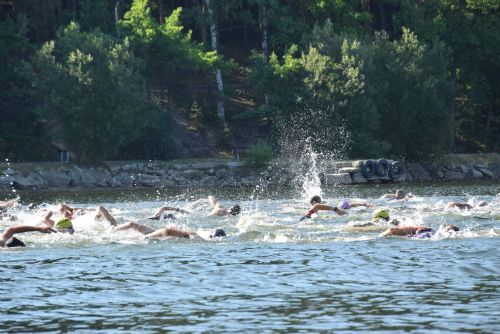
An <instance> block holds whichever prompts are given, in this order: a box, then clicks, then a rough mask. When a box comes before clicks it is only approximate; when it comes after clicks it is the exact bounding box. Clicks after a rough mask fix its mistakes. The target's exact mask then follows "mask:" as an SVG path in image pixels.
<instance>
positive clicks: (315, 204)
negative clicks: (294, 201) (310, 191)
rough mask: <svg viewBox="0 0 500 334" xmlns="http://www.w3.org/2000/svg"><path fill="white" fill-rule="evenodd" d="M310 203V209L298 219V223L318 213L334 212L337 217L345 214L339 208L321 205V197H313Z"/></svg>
mask: <svg viewBox="0 0 500 334" xmlns="http://www.w3.org/2000/svg"><path fill="white" fill-rule="evenodd" d="M310 203H311V207H310V208H309V210H308V211H307V212H306V214H305V215H304V216H302V217H301V218H300V219H299V221H303V220H304V219H307V218H311V216H312V215H313V214H314V213H317V212H318V211H334V212H336V213H337V214H338V215H339V216H343V215H345V214H346V212H345V211H344V210H343V209H341V208H338V207H336V206H334V207H332V206H329V205H325V204H321V197H319V196H313V197H312V198H311V201H310Z"/></svg>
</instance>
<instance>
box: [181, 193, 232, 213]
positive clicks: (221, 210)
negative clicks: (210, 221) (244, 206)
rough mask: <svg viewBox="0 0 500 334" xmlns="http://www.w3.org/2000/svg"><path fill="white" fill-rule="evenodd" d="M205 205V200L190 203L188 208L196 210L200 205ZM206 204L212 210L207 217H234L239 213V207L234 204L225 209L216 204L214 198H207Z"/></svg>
mask: <svg viewBox="0 0 500 334" xmlns="http://www.w3.org/2000/svg"><path fill="white" fill-rule="evenodd" d="M203 203H205V199H204V198H202V199H199V200H197V201H195V202H193V203H191V205H190V207H191V208H193V209H194V208H197V207H198V206H200V205H201V204H203ZM208 203H209V204H210V207H211V208H212V210H211V211H210V213H209V214H208V215H207V216H209V217H210V216H218V217H223V216H236V215H238V214H240V213H241V207H240V206H239V205H238V204H236V205H233V206H232V207H230V208H229V209H226V208H224V207H222V206H221V205H220V203H219V202H217V199H216V198H215V196H212V195H210V196H208Z"/></svg>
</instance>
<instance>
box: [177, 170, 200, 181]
mask: <svg viewBox="0 0 500 334" xmlns="http://www.w3.org/2000/svg"><path fill="white" fill-rule="evenodd" d="M179 175H181V176H182V177H184V178H186V179H188V180H199V179H201V178H203V177H204V176H205V172H204V171H202V170H199V169H187V170H184V171H182V172H180V173H179Z"/></svg>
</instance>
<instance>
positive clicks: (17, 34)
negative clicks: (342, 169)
mask: <svg viewBox="0 0 500 334" xmlns="http://www.w3.org/2000/svg"><path fill="white" fill-rule="evenodd" d="M116 3H117V2H116V1H114V0H106V1H101V0H86V1H63V0H51V1H26V0H19V1H4V2H3V3H2V6H0V154H2V155H3V156H6V157H11V158H14V159H17V160H22V159H47V158H48V155H47V148H48V146H49V145H50V144H51V143H52V142H53V141H58V140H63V141H65V142H66V144H67V145H70V146H71V148H72V150H74V151H78V153H79V154H80V156H81V157H82V158H85V159H99V158H113V157H123V158H125V157H130V158H139V157H141V154H144V156H145V157H146V156H147V157H155V158H158V157H167V156H171V155H172V154H175V153H172V152H175V151H174V150H172V149H171V147H172V144H171V142H170V141H169V135H168V133H169V131H165V129H168V128H169V124H170V122H171V120H170V117H169V114H168V113H166V112H165V111H161V112H160V110H159V109H158V107H157V106H155V105H154V104H153V103H152V102H151V101H150V100H153V99H155V98H160V97H161V99H162V103H163V104H162V107H166V108H169V109H175V108H177V107H179V106H181V105H182V107H181V108H179V109H180V110H190V112H191V118H190V120H191V123H196V127H200V128H203V127H205V128H207V129H208V128H209V127H214V128H216V127H219V128H220V131H219V132H220V138H219V140H218V142H219V144H220V146H221V147H224V148H230V147H229V146H230V143H231V132H230V131H228V132H224V131H223V130H222V125H221V124H218V123H216V122H217V121H216V116H215V107H214V105H215V103H216V100H215V98H214V95H213V94H212V93H210V91H212V92H213V91H215V89H209V88H207V89H206V91H205V92H206V93H205V92H201V93H200V90H202V91H203V88H201V89H200V88H199V87H203V86H205V85H209V86H214V85H215V83H214V82H213V80H214V79H213V76H212V75H209V73H210V71H211V70H213V69H214V68H215V67H217V68H221V69H223V70H225V71H226V72H229V71H231V70H233V69H235V68H237V67H238V66H249V67H250V70H249V72H248V73H249V75H248V77H236V75H235V74H233V75H231V76H230V77H229V76H226V77H227V78H228V81H227V83H228V85H231V84H235V85H236V86H238V85H241V84H243V85H245V86H247V84H248V80H249V81H250V83H251V84H252V86H251V87H245V89H246V90H247V91H249V92H251V93H253V92H254V89H256V90H257V91H258V93H257V94H256V95H255V96H252V97H251V99H252V101H256V102H257V103H258V104H260V105H258V106H257V107H256V108H255V107H254V106H253V105H252V106H251V107H250V108H249V109H248V110H247V109H246V108H248V104H242V103H234V104H233V106H234V107H231V106H230V105H231V102H232V101H235V100H237V99H238V97H237V96H234V95H231V93H230V92H231V90H227V91H226V97H225V99H226V101H227V102H229V103H227V105H228V108H227V110H228V116H229V117H228V119H229V121H230V124H229V127H231V125H232V124H231V122H233V123H236V122H244V119H248V118H249V117H257V116H261V117H262V118H263V119H265V120H266V122H274V124H272V126H273V128H274V132H273V134H272V135H273V136H274V135H276V134H277V132H278V131H283V132H284V131H285V130H286V131H289V132H290V131H291V132H294V135H296V133H297V132H300V133H301V135H300V136H298V137H300V138H306V137H307V136H311V137H315V138H313V139H314V140H313V141H314V142H315V143H318V145H320V146H321V149H332V148H335V147H338V146H339V140H341V139H342V137H348V138H349V139H348V141H346V142H345V143H344V144H343V146H347V147H348V148H347V150H346V151H345V152H344V153H346V154H347V155H349V156H350V157H368V156H374V155H376V156H383V155H391V156H393V157H406V158H408V159H425V157H427V156H430V155H435V154H439V153H440V152H443V151H450V150H461V151H468V152H474V151H497V150H498V149H500V92H499V90H498V87H500V57H499V56H498V55H499V54H500V3H499V2H498V1H494V0H462V1H455V0H428V1H414V0H381V1H375V2H370V1H345V0H312V1H309V0H308V1H306V0H297V1H280V0H248V1H240V0H220V1H211V4H212V5H213V6H214V8H215V10H214V13H215V15H217V17H216V20H215V21H216V22H217V29H218V36H219V41H218V42H219V52H218V53H216V52H212V51H206V50H210V49H211V47H210V45H209V39H210V38H209V35H210V31H209V29H210V24H209V23H210V22H209V18H208V14H207V8H206V4H205V2H204V1H197V2H186V1H185V2H179V1H177V2H175V1H174V2H168V1H163V0H162V1H149V0H122V1H120V6H119V10H118V15H119V17H120V18H121V21H120V23H119V28H120V31H121V37H122V38H123V40H122V41H117V38H116V26H115V23H116V22H115V17H114V14H115V12H114V9H115V5H116ZM179 4H182V5H183V8H182V9H181V8H180V7H179ZM178 7H179V8H178ZM72 21H73V22H75V23H72V24H70V22H72ZM68 24H69V26H68ZM65 27H66V28H65ZM63 29H64V30H63ZM190 29H192V30H190ZM57 32H59V33H57ZM264 33H266V34H267V35H266V36H267V41H268V43H267V45H268V51H269V53H268V54H269V57H268V59H264V57H263V54H262V52H260V51H258V50H260V49H261V47H262V45H263V36H264ZM202 43H203V44H202ZM252 48H253V49H256V50H257V51H256V50H253V51H251V50H252ZM35 50H38V52H37V53H36V55H35V56H34V57H33V54H34V52H35ZM224 55H225V56H229V55H230V56H231V57H235V59H237V60H238V63H236V62H234V61H225V60H224V57H223V56H224ZM266 58H267V57H266ZM193 86H196V87H197V88H195V89H190V88H192V87H193ZM193 90H197V91H196V92H193ZM158 91H159V92H160V94H157V93H156V92H158ZM233 91H236V90H233ZM157 95H160V96H157ZM194 100H196V101H198V104H199V107H200V108H201V110H199V108H198V107H197V106H196V105H194V104H193V108H192V109H190V108H189V104H190V103H191V102H192V101H194ZM242 109H244V110H242ZM187 116H190V115H187ZM188 118H189V117H188ZM190 125H193V124H190ZM46 130H49V131H48V132H47V131H46ZM120 132H121V133H120ZM347 142H348V143H349V145H346V143H347ZM454 143H455V146H453V144H454Z"/></svg>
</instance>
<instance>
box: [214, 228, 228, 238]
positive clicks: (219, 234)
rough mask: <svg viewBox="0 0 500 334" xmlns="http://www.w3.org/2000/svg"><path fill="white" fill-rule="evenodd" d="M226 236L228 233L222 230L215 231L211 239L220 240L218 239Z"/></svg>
mask: <svg viewBox="0 0 500 334" xmlns="http://www.w3.org/2000/svg"><path fill="white" fill-rule="evenodd" d="M225 236H226V232H224V230H223V229H221V228H218V229H215V230H213V231H212V233H210V238H218V237H225Z"/></svg>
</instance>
